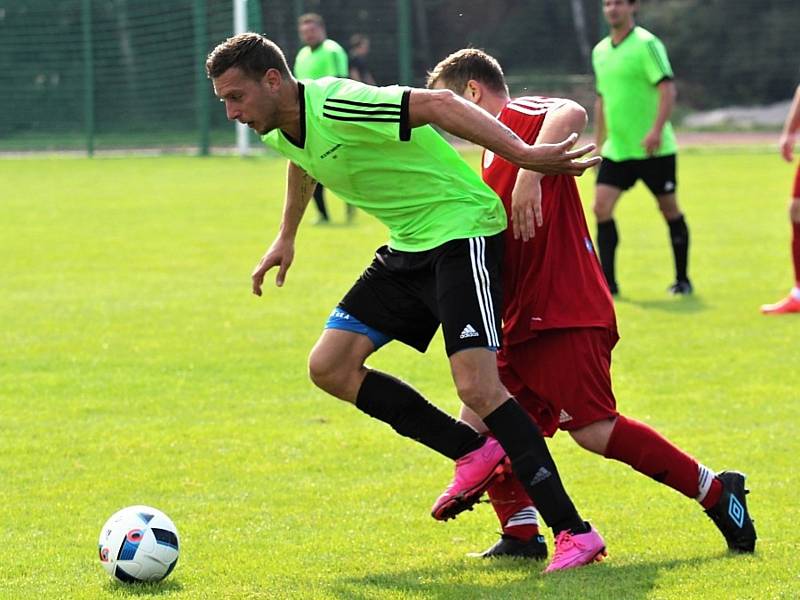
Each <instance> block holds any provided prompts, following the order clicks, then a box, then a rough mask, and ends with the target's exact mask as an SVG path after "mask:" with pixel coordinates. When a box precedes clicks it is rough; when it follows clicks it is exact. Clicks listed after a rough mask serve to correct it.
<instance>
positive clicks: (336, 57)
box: [333, 44, 350, 77]
mask: <svg viewBox="0 0 800 600" xmlns="http://www.w3.org/2000/svg"><path fill="white" fill-rule="evenodd" d="M337 46H338V44H337ZM333 62H334V63H335V65H336V74H335V75H336V77H349V76H350V65H349V64H348V63H349V61H348V58H347V52H345V51H344V48H342V47H341V46H338V47H337V49H336V52H334V53H333Z"/></svg>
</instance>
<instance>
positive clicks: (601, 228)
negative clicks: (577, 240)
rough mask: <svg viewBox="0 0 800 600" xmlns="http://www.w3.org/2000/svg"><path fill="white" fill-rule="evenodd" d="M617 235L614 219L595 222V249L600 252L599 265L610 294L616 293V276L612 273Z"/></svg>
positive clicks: (617, 240) (617, 241)
mask: <svg viewBox="0 0 800 600" xmlns="http://www.w3.org/2000/svg"><path fill="white" fill-rule="evenodd" d="M618 243H619V235H618V234H617V224H616V223H615V222H614V219H609V220H608V221H603V222H602V223H598V224H597V251H598V252H599V253H600V266H602V267H603V274H604V275H605V276H606V283H608V289H610V290H611V293H612V294H616V293H617V291H618V290H617V278H616V275H615V273H614V255H615V253H616V251H617V244H618Z"/></svg>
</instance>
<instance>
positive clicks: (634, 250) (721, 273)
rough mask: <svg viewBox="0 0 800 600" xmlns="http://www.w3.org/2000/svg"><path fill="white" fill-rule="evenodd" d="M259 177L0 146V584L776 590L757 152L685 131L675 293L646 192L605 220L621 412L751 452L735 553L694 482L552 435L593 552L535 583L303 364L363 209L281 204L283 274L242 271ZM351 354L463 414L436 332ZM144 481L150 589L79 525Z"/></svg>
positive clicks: (297, 591) (771, 230) (779, 583)
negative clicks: (417, 344) (748, 519)
mask: <svg viewBox="0 0 800 600" xmlns="http://www.w3.org/2000/svg"><path fill="white" fill-rule="evenodd" d="M470 159H471V160H473V161H474V160H475V159H476V155H475V154H471V155H470ZM283 171H284V167H283V164H282V162H280V161H276V160H270V159H266V158H260V159H252V160H240V159H236V158H209V159H198V158H152V159H95V160H83V159H81V160H70V159H52V160H35V159H31V160H6V161H2V162H0V253H2V260H1V261H0V324H1V325H2V327H1V328H0V341H2V345H0V524H2V529H0V598H11V599H19V598H130V597H144V598H148V597H157V598H186V599H196V598H215V599H219V598H270V599H272V598H352V599H358V600H362V599H363V600H366V599H388V598H393V599H398V598H404V599H405V598H407V599H412V598H413V599H427V598H435V599H454V600H455V599H458V600H461V599H471V598H492V599H494V598H497V599H506V598H609V599H612V598H613V599H617V598H619V599H644V598H659V599H680V600H686V599H690V598H703V600H711V599H715V598H719V599H723V598H724V599H729V598H754V599H755V598H758V599H761V598H785V599H793V598H798V597H800V561H799V560H798V556H799V555H800V530H798V526H797V523H798V522H800V509H799V508H798V502H797V495H798V491H799V484H800V477H799V476H798V468H797V457H798V456H800V441H798V437H797V428H798V426H799V425H800V392H798V390H799V389H800V386H799V385H798V375H797V368H796V365H797V357H798V350H797V348H798V340H800V318H793V317H781V318H765V317H763V316H761V315H760V314H759V312H758V306H759V304H761V303H762V302H769V301H774V300H777V299H778V298H779V297H781V296H782V295H783V294H784V293H785V292H786V291H787V289H788V288H789V286H790V284H791V275H792V272H791V264H790V261H789V250H788V245H789V231H790V230H789V226H788V223H787V218H786V214H785V199H786V198H787V195H788V192H789V189H790V182H791V177H792V174H793V170H792V167H790V166H788V165H786V164H785V163H783V162H782V161H781V160H780V159H779V158H778V156H777V153H770V154H764V153H751V152H746V151H741V152H726V153H715V152H710V151H709V152H695V153H690V152H685V153H683V154H682V155H681V160H680V163H679V173H680V175H679V177H680V193H681V196H680V198H681V202H682V204H683V207H684V209H685V211H686V214H687V218H688V223H689V226H690V228H691V232H692V253H691V275H692V278H693V281H694V283H695V287H696V294H695V295H694V296H693V297H691V298H671V297H668V296H667V295H666V294H665V291H664V290H665V288H666V286H667V285H668V284H669V283H670V282H671V280H672V259H671V254H670V248H669V244H668V238H667V231H666V227H665V225H664V223H663V221H662V220H661V217H660V216H659V214H658V212H657V211H656V209H655V207H654V204H653V202H652V201H651V200H650V199H649V197H648V196H647V194H646V192H645V190H644V188H642V187H637V188H636V189H635V191H634V192H632V193H631V194H629V195H628V196H626V197H625V198H624V200H623V201H622V203H621V205H620V207H619V210H618V214H617V219H618V224H619V228H620V232H621V238H622V242H621V246H620V249H619V254H618V263H619V267H618V271H619V281H620V285H621V288H622V292H623V295H622V297H621V298H620V299H619V300H618V302H617V308H618V318H619V325H620V332H621V334H622V340H621V342H620V344H619V346H618V347H617V350H616V351H615V355H614V361H615V362H614V379H615V390H616V393H617V397H618V401H619V404H620V407H621V409H622V410H623V411H624V412H625V413H627V414H629V415H631V416H635V417H637V418H639V419H642V420H644V421H646V422H648V423H649V424H651V425H653V426H654V427H656V428H658V429H659V430H660V431H661V432H663V433H664V434H666V435H667V436H668V437H670V438H671V439H673V441H675V442H676V443H678V444H679V445H681V446H682V447H683V448H685V449H686V450H687V451H689V452H690V453H692V454H693V455H695V456H696V457H697V458H698V459H699V460H700V461H701V462H703V463H704V464H706V465H707V466H709V467H711V468H714V469H720V470H721V469H724V468H738V469H741V470H744V471H745V472H746V473H747V474H748V475H749V480H748V481H749V485H750V487H751V489H752V490H753V493H752V494H751V495H750V497H749V498H750V500H749V502H750V508H751V512H752V514H753V516H754V517H755V518H756V520H757V523H756V526H757V528H758V533H759V543H758V548H757V552H756V554H755V555H754V556H752V557H741V556H729V555H728V554H727V553H726V551H725V545H724V542H723V540H722V538H721V536H720V535H719V533H718V532H717V530H716V529H715V528H714V526H713V525H712V523H711V522H710V521H709V520H708V519H707V518H706V517H705V516H704V515H703V514H702V511H701V510H700V509H699V507H698V506H697V505H696V504H695V503H694V502H692V501H689V500H687V499H685V498H683V497H682V496H680V495H679V494H677V493H676V492H674V491H672V490H670V489H667V488H664V487H662V486H659V485H657V484H655V483H653V482H652V481H650V480H648V479H646V478H644V477H642V476H641V475H639V474H637V473H635V472H634V471H632V470H631V469H629V468H628V467H627V466H625V465H621V464H618V463H611V462H608V461H604V460H603V459H601V458H599V457H597V456H593V455H589V454H588V453H585V452H583V451H581V450H579V449H578V448H577V446H575V445H574V444H573V443H572V442H571V440H569V439H568V437H567V436H565V435H563V434H561V435H558V436H556V439H555V440H554V441H553V443H552V448H553V452H554V455H555V457H556V459H557V460H558V462H559V465H560V469H561V472H562V475H563V477H564V479H565V482H566V485H567V487H568V489H569V490H570V492H571V494H572V496H573V497H574V499H575V501H576V504H577V505H578V506H579V508H580V510H581V512H582V513H583V514H584V516H586V517H587V518H589V519H591V520H592V521H593V522H594V524H595V525H596V526H597V527H598V528H599V529H600V530H601V531H602V532H603V534H604V536H605V538H606V541H607V543H608V546H609V552H610V557H609V558H608V559H607V560H606V561H605V562H604V563H603V564H598V565H593V566H590V567H587V568H584V569H579V570H575V571H572V572H566V573H560V574H556V575H551V576H546V577H545V576H542V575H541V574H540V571H541V569H542V565H540V564H529V563H523V562H515V561H481V560H475V559H469V558H467V557H465V554H466V553H467V552H469V551H475V550H482V549H484V548H485V547H487V546H488V545H490V544H491V543H492V542H493V541H494V539H495V537H496V531H497V524H496V523H495V520H494V515H493V512H492V511H491V509H490V508H489V507H488V506H487V505H482V506H479V507H478V508H477V509H476V510H475V512H473V513H468V514H466V515H464V516H463V517H460V518H459V519H457V520H456V521H454V522H450V523H447V524H442V523H438V522H435V521H434V520H433V519H431V518H430V516H429V514H428V511H429V508H430V505H431V503H432V501H433V500H434V498H435V497H436V496H437V495H438V494H439V492H440V491H441V489H442V488H443V486H444V485H445V484H446V483H447V482H448V481H449V478H450V476H451V473H452V466H451V464H449V463H448V462H447V461H446V460H444V459H442V458H441V457H439V456H437V455H435V454H433V453H432V452H431V451H429V450H426V449H425V448H423V447H420V446H417V445H415V444H414V443H412V442H410V441H408V440H406V439H403V438H399V437H398V436H396V435H394V434H393V432H391V430H390V429H388V427H386V426H384V425H382V424H380V423H378V422H376V421H373V420H371V419H368V418H366V417H364V416H363V415H362V414H360V413H359V412H358V411H357V410H355V409H353V408H352V407H350V406H347V405H345V404H344V403H341V402H339V401H337V400H334V399H331V398H329V397H327V396H326V395H324V394H323V393H321V392H319V391H316V390H315V389H314V388H313V386H312V385H311V384H310V383H309V382H308V380H307V377H306V375H305V361H306V356H307V352H308V350H309V349H310V347H311V345H312V344H313V343H314V341H315V339H316V337H317V335H318V333H319V331H320V328H321V326H322V323H323V322H324V320H325V318H326V316H327V314H328V312H329V310H330V309H331V308H332V307H333V306H334V304H335V303H336V301H337V300H338V299H339V298H340V296H341V295H342V293H343V292H344V291H346V289H347V288H348V287H349V285H350V284H351V283H352V281H353V280H354V278H355V277H356V276H357V275H358V274H359V272H360V270H361V269H362V267H364V266H365V265H366V264H367V263H368V261H369V260H370V259H371V256H372V251H373V249H374V247H376V246H377V245H379V244H380V243H383V241H384V240H385V233H384V230H383V229H382V227H381V226H380V225H379V224H377V223H376V222H374V221H373V220H372V219H371V218H369V217H366V216H364V215H360V219H359V220H358V222H357V224H356V225H355V226H352V227H345V226H336V225H334V226H330V227H327V228H319V227H305V228H303V229H302V230H301V233H300V236H299V241H298V252H297V256H296V259H295V264H294V266H293V268H292V269H291V270H290V271H289V276H288V279H287V282H286V285H285V287H284V288H282V289H276V288H274V287H270V288H269V289H268V290H267V292H266V294H265V296H264V297H263V298H260V299H259V298H256V297H254V296H252V295H251V294H250V281H249V274H250V270H251V268H252V266H253V265H254V264H255V263H256V261H257V260H258V258H259V257H260V256H261V255H262V253H263V252H264V250H265V249H266V247H267V245H268V244H269V243H270V242H271V240H272V238H273V235H274V233H275V231H276V227H277V223H278V219H279V215H280V206H281V199H282V196H283V183H282V181H283V179H282V178H283ZM592 179H593V178H592V176H591V175H590V176H587V177H585V178H584V179H582V180H581V182H580V184H581V187H582V189H583V190H584V196H585V198H586V199H587V201H588V200H589V199H590V198H591V191H590V190H591V185H592ZM331 206H332V209H333V212H334V218H336V219H337V220H338V221H339V222H340V223H341V221H342V217H343V213H344V210H343V207H342V205H341V203H339V202H338V201H335V200H334V201H332V202H331ZM371 364H372V365H373V366H376V367H380V368H383V369H386V370H389V371H392V372H393V373H395V374H397V375H399V376H402V377H405V378H407V379H409V380H410V381H411V382H413V383H414V384H415V385H416V386H417V387H418V388H419V389H420V390H421V391H423V392H424V393H425V394H426V395H427V396H428V397H430V398H431V399H432V400H433V401H434V402H436V403H437V404H439V405H440V406H442V407H444V408H446V409H447V410H449V411H451V412H455V411H456V410H457V407H458V402H457V399H456V397H455V395H454V392H453V389H452V384H451V382H450V379H449V374H448V369H447V364H446V361H445V359H444V356H443V348H442V344H441V341H440V340H437V341H436V342H435V344H434V345H433V347H432V349H431V350H430V351H429V353H428V354H427V355H426V356H421V355H419V354H417V353H416V352H414V351H411V350H409V349H407V348H404V347H401V346H399V345H396V347H395V345H390V346H389V347H388V348H386V349H385V350H382V351H381V352H380V353H379V354H378V356H376V357H375V359H374V360H373V361H371ZM139 503H143V504H151V505H153V506H156V507H158V508H160V509H162V510H164V511H165V512H166V513H167V514H169V515H170V516H171V517H172V518H173V520H174V521H175V522H176V524H177V525H178V528H179V530H180V533H181V542H182V551H181V558H180V560H179V562H178V566H177V569H176V570H175V572H174V573H173V574H172V575H171V576H170V578H169V579H168V580H166V581H165V582H163V583H162V584H159V585H146V586H135V587H125V586H122V585H118V584H115V583H113V582H112V581H111V579H110V578H109V577H108V576H107V575H106V574H105V572H104V571H103V570H102V569H101V567H100V564H99V561H98V559H97V556H96V554H97V550H96V544H97V537H98V534H99V530H100V527H101V525H102V524H103V522H104V521H105V519H106V518H107V517H108V516H109V515H110V514H111V513H113V512H114V511H116V510H117V509H119V508H121V507H123V506H127V505H130V504H139ZM550 542H551V539H550V538H548V543H550Z"/></svg>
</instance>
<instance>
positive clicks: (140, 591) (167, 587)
mask: <svg viewBox="0 0 800 600" xmlns="http://www.w3.org/2000/svg"><path fill="white" fill-rule="evenodd" d="M182 590H183V585H182V584H181V582H180V581H176V580H174V579H168V580H166V581H155V582H153V583H122V582H119V581H109V582H108V584H107V585H106V591H107V592H110V593H113V594H114V595H117V596H139V597H147V596H163V595H164V594H173V593H176V592H180V591H182Z"/></svg>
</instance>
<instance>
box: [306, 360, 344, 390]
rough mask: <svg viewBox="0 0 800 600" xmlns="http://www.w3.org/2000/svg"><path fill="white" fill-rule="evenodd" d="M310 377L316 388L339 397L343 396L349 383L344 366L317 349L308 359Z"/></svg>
mask: <svg viewBox="0 0 800 600" xmlns="http://www.w3.org/2000/svg"><path fill="white" fill-rule="evenodd" d="M308 376H309V378H310V379H311V382H312V383H313V384H314V385H315V386H317V387H318V388H320V389H321V390H323V391H325V392H328V393H329V394H331V395H333V396H337V397H340V396H341V392H342V389H343V387H344V384H345V382H346V381H347V377H346V373H345V371H344V370H343V369H342V364H341V363H340V362H338V363H337V361H334V360H331V359H330V357H329V355H328V354H327V353H325V352H321V351H318V349H317V348H314V350H312V351H311V354H310V356H309V357H308Z"/></svg>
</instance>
